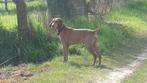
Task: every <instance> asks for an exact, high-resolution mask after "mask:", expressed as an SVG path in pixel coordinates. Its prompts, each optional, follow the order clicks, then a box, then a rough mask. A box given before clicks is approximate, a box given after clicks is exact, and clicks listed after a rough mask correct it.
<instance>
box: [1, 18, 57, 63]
mask: <svg viewBox="0 0 147 83" xmlns="http://www.w3.org/2000/svg"><path fill="white" fill-rule="evenodd" d="M32 25H33V27H35V28H33V30H34V31H33V32H32V37H31V39H30V38H27V37H25V36H21V40H19V36H18V32H17V28H13V30H7V29H6V28H5V27H3V26H2V25H0V57H1V58H0V64H1V63H2V64H3V63H6V64H9V63H11V64H18V63H19V61H20V60H19V59H20V58H19V56H18V50H17V49H18V48H20V56H21V60H22V61H21V62H25V63H28V62H35V63H38V62H42V61H45V60H51V59H52V58H53V57H54V56H55V55H56V54H57V52H56V51H57V48H58V42H57V38H53V37H51V36H48V34H47V33H46V32H45V30H44V29H43V26H42V24H41V23H39V22H38V23H37V22H33V21H32Z"/></svg>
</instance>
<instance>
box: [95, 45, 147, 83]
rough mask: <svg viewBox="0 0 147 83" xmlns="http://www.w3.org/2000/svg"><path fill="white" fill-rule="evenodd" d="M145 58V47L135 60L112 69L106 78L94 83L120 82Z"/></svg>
mask: <svg viewBox="0 0 147 83" xmlns="http://www.w3.org/2000/svg"><path fill="white" fill-rule="evenodd" d="M145 59H147V48H146V49H145V50H144V51H143V52H142V53H141V54H139V55H138V57H136V60H134V61H133V62H131V63H129V64H127V65H126V66H124V67H121V68H117V69H114V70H113V71H112V72H110V73H109V74H108V76H107V77H106V79H104V80H101V81H96V83H121V81H122V80H123V79H124V78H125V77H126V76H128V75H130V74H131V73H133V72H134V71H135V69H136V67H138V66H139V65H140V64H142V63H143V61H144V60H145Z"/></svg>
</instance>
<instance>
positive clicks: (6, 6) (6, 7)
mask: <svg viewBox="0 0 147 83" xmlns="http://www.w3.org/2000/svg"><path fill="white" fill-rule="evenodd" d="M7 3H8V1H7V0H5V10H6V11H8V5H7Z"/></svg>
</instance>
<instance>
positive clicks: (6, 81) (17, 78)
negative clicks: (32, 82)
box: [0, 64, 33, 83]
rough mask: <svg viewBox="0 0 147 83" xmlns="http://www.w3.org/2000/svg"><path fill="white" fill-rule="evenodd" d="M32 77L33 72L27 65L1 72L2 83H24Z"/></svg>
mask: <svg viewBox="0 0 147 83" xmlns="http://www.w3.org/2000/svg"><path fill="white" fill-rule="evenodd" d="M31 76H33V72H32V71H29V70H27V68H26V64H21V65H19V66H17V67H14V68H12V69H9V70H0V83H22V81H23V80H27V79H29V77H31Z"/></svg>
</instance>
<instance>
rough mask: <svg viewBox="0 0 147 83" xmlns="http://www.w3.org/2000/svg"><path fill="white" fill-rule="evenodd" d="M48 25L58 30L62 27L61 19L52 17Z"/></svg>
mask: <svg viewBox="0 0 147 83" xmlns="http://www.w3.org/2000/svg"><path fill="white" fill-rule="evenodd" d="M49 27H51V28H54V29H57V30H59V29H60V28H62V27H63V21H62V19H61V18H53V19H52V20H51V21H50V23H49Z"/></svg>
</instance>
